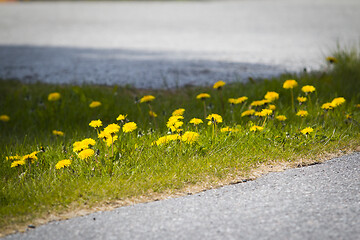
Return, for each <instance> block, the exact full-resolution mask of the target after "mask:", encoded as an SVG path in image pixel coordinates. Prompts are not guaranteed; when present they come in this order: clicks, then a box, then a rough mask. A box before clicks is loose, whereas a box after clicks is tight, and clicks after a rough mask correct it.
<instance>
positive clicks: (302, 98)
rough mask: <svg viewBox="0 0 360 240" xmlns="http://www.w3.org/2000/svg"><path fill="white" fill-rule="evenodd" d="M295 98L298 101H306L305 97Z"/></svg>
mask: <svg viewBox="0 0 360 240" xmlns="http://www.w3.org/2000/svg"><path fill="white" fill-rule="evenodd" d="M297 100H298V101H299V103H304V102H306V101H307V98H306V97H298V98H297Z"/></svg>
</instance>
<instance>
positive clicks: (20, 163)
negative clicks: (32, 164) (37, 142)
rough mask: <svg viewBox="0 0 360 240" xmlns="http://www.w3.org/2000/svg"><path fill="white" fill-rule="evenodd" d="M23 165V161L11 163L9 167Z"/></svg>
mask: <svg viewBox="0 0 360 240" xmlns="http://www.w3.org/2000/svg"><path fill="white" fill-rule="evenodd" d="M24 164H25V160H17V161H14V162H12V163H11V167H12V168H13V167H17V166H21V165H24Z"/></svg>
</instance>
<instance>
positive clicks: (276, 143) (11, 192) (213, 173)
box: [0, 51, 360, 231]
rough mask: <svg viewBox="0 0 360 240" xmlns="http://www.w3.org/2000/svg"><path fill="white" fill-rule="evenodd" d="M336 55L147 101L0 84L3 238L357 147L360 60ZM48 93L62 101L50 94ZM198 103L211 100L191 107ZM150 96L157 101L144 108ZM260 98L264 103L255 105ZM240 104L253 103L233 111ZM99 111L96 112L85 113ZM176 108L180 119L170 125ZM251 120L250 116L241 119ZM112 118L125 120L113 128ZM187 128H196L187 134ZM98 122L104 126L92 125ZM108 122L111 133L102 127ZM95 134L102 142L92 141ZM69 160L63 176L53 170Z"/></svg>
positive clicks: (128, 94)
mask: <svg viewBox="0 0 360 240" xmlns="http://www.w3.org/2000/svg"><path fill="white" fill-rule="evenodd" d="M334 56H335V58H336V60H337V61H336V63H333V64H330V63H328V64H327V67H326V68H325V69H324V71H322V72H316V73H303V74H301V75H283V76H281V77H279V78H276V79H271V80H262V81H255V82H249V83H246V84H242V83H232V84H226V85H224V86H222V87H220V88H219V89H214V88H213V87H189V88H182V89H177V90H167V91H165V90H151V91H150V90H138V89H133V88H129V87H118V86H112V87H109V86H88V85H83V86H71V85H49V84H43V83H38V84H23V83H20V82H17V81H11V80H1V82H0V84H1V89H0V111H1V112H0V115H2V116H1V117H0V119H1V120H2V121H0V132H1V138H0V148H1V152H0V178H1V189H0V203H1V204H0V216H1V217H0V229H1V231H5V230H6V229H11V228H14V227H13V226H15V225H17V224H27V223H31V222H32V221H33V220H34V219H38V218H42V217H44V216H48V215H49V214H55V215H56V214H60V213H63V212H66V211H71V210H73V209H79V208H80V209H81V208H89V207H90V208H91V207H95V206H98V205H101V204H103V203H104V202H109V203H111V202H116V201H119V200H126V199H133V198H139V197H141V196H146V195H149V194H150V195H151V194H153V193H159V194H161V193H164V192H166V193H171V192H177V191H181V189H183V188H185V187H187V186H189V185H201V184H207V185H217V184H216V183H217V182H221V181H222V180H223V179H226V178H227V177H229V176H231V175H234V174H236V175H241V176H244V177H246V176H247V174H249V173H250V172H251V171H252V170H253V169H254V168H257V167H258V166H260V165H261V164H264V163H265V164H266V163H269V162H271V163H273V162H294V161H297V160H299V159H315V158H316V157H318V156H319V155H320V154H322V153H324V152H336V151H338V150H339V149H342V148H347V149H351V148H353V147H356V146H358V145H359V144H360V138H359V136H360V131H359V130H360V125H359V120H360V119H359V118H360V116H359V115H360V106H359V103H360V93H359V91H358V90H359V89H360V56H359V53H358V52H357V51H344V52H341V51H338V52H337V53H336V54H334ZM288 79H296V81H297V84H298V86H294V85H292V84H291V82H287V83H288V85H289V86H288V87H290V88H287V89H286V88H284V82H285V81H286V80H288ZM306 85H311V86H313V87H314V88H315V91H312V90H314V89H312V88H311V87H308V89H307V90H308V91H309V93H305V92H304V91H303V90H306V89H303V90H302V87H303V86H306ZM291 87H293V88H291ZM54 92H56V93H59V95H60V98H59V95H58V96H57V95H56V94H55V95H54V94H53V95H49V94H50V93H54ZM267 92H276V93H277V94H279V96H277V94H276V93H270V94H267ZM200 93H208V94H209V95H210V96H211V97H210V98H204V99H203V100H202V99H197V98H196V97H197V96H198V94H200ZM146 95H152V96H154V97H155V99H153V100H152V99H151V98H149V99H146V98H142V97H143V96H146ZM265 95H267V96H266V97H267V101H260V102H255V103H254V101H258V100H263V99H264V96H265ZM242 96H246V97H247V98H248V99H247V100H245V101H243V102H242V100H243V99H239V100H238V101H236V100H232V101H233V103H232V104H230V103H229V100H228V99H229V98H235V99H238V98H239V97H242ZM298 97H304V98H306V101H305V102H303V103H300V102H299V100H298V99H297V98H298ZM141 99H142V101H145V102H142V101H141ZM146 100H149V101H148V102H146ZM344 100H345V101H344ZM94 101H99V102H101V105H100V106H97V107H90V104H91V103H93V102H94ZM324 103H329V104H328V105H327V106H326V105H323V104H324ZM93 105H94V103H93ZM95 105H96V104H95ZM254 105H258V106H254ZM204 106H205V107H204ZM179 108H183V109H185V111H184V112H183V113H181V112H182V111H181V110H179V111H178V114H179V115H180V117H173V118H172V119H171V120H170V121H169V118H170V117H171V116H172V115H173V111H174V110H176V109H179ZM326 108H328V109H326ZM269 109H271V110H269ZM150 110H152V111H153V112H154V113H156V115H157V116H156V117H155V116H154V114H153V115H152V116H151V115H150V114H149V111H150ZM247 110H254V111H255V113H252V114H251V115H248V116H242V115H244V114H243V113H244V112H245V111H247ZM301 110H303V111H306V112H302V113H303V114H299V111H301ZM119 114H124V115H126V118H125V119H124V120H118V121H117V120H116V119H117V117H118V116H119ZM209 114H219V115H220V116H221V117H222V120H221V119H219V116H217V115H212V116H211V117H210V118H209V119H207V120H206V119H205V117H207V116H209ZM4 115H7V116H8V117H9V118H10V119H7V118H6V116H4ZM280 115H283V116H285V117H286V120H284V119H281V117H280V118H279V116H280ZM299 115H303V116H299ZM305 115H306V116H305ZM193 118H198V119H201V120H202V121H203V123H201V124H198V125H195V124H193V123H190V120H191V119H193ZM98 119H100V120H101V122H102V126H101V127H99V128H93V127H91V126H89V123H90V122H91V121H92V120H98ZM7 120H8V121H7ZM132 122H134V123H136V124H137V125H136V129H134V128H135V127H134V125H131V123H132ZM113 123H116V126H117V127H116V126H115V125H110V127H107V126H109V124H113ZM129 123H130V124H129ZM106 127H107V128H106ZM169 128H170V129H171V130H169ZM104 129H105V130H104ZM305 129H306V130H305ZM54 130H56V131H60V132H53V131H54ZM101 131H105V132H102V135H103V136H105V138H106V139H107V142H106V141H104V139H100V138H98V134H99V133H101ZM62 133H63V134H64V135H62ZM87 138H91V139H90V140H89V139H88V140H85V141H82V140H84V139H87ZM81 141H82V142H81ZM75 142H78V143H75ZM74 143H75V145H74ZM31 153H32V154H31ZM27 154H30V155H27ZM11 156H13V157H11ZM14 156H15V157H14ZM64 159H67V160H70V161H69V162H67V163H68V164H70V165H67V164H66V162H61V163H63V165H61V164H58V163H59V161H61V160H64ZM57 164H58V165H57Z"/></svg>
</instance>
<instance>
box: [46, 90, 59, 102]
mask: <svg viewBox="0 0 360 240" xmlns="http://www.w3.org/2000/svg"><path fill="white" fill-rule="evenodd" d="M60 98H61V95H60V93H58V92H53V93H50V94H49V95H48V101H50V102H54V101H57V100H59V99H60Z"/></svg>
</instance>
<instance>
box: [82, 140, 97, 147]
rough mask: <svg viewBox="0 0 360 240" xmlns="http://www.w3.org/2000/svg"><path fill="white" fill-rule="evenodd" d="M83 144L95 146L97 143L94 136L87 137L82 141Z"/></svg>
mask: <svg viewBox="0 0 360 240" xmlns="http://www.w3.org/2000/svg"><path fill="white" fill-rule="evenodd" d="M81 142H82V143H83V144H85V145H87V146H89V145H90V146H94V145H95V144H96V142H95V140H94V139H92V138H85V139H84V140H82V141H81Z"/></svg>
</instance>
